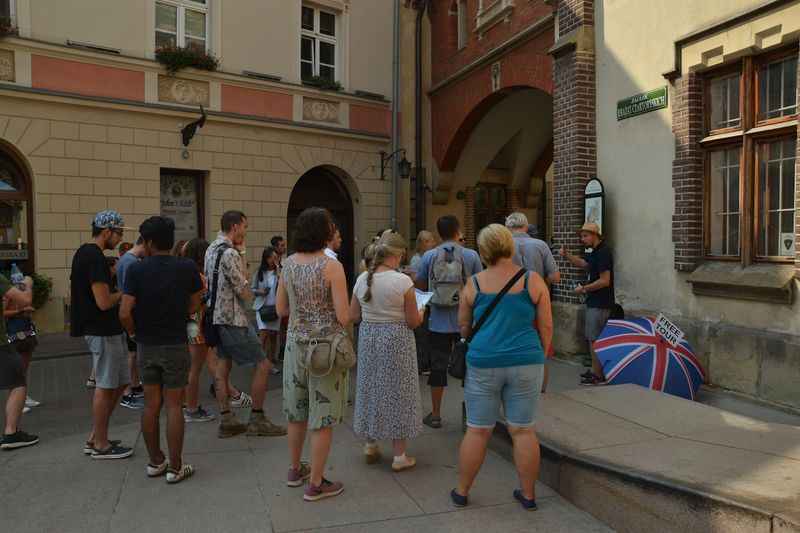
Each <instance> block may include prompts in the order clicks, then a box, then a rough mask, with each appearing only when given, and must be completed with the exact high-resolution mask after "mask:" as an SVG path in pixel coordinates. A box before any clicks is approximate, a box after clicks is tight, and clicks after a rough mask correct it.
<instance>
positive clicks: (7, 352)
mask: <svg viewBox="0 0 800 533" xmlns="http://www.w3.org/2000/svg"><path fill="white" fill-rule="evenodd" d="M25 385H26V382H25V372H24V371H23V369H22V356H21V355H20V354H19V352H17V351H16V350H12V349H11V347H10V346H8V345H4V346H0V390H11V389H16V388H17V387H24V386H25Z"/></svg>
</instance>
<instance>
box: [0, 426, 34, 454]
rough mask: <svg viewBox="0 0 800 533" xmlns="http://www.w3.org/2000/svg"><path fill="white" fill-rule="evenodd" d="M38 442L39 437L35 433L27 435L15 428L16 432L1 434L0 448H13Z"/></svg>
mask: <svg viewBox="0 0 800 533" xmlns="http://www.w3.org/2000/svg"><path fill="white" fill-rule="evenodd" d="M38 442H39V437H37V436H36V435H28V434H27V433H25V432H24V431H19V430H17V432H16V433H12V434H11V435H3V440H1V441H0V449H3V450H14V449H16V448H24V447H26V446H33V445H34V444H36V443H38Z"/></svg>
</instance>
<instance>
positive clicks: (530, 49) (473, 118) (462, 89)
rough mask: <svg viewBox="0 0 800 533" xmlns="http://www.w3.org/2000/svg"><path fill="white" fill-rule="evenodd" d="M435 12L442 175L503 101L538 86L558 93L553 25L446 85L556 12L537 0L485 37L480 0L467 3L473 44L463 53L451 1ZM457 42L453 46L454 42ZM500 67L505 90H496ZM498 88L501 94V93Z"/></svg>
mask: <svg viewBox="0 0 800 533" xmlns="http://www.w3.org/2000/svg"><path fill="white" fill-rule="evenodd" d="M433 4H434V5H433V6H432V8H431V11H430V19H431V26H432V28H431V32H432V35H433V43H432V51H431V54H432V65H431V75H432V78H433V90H432V91H431V93H430V99H431V126H432V137H433V138H432V144H433V156H434V159H435V160H436V163H437V165H438V167H439V170H441V171H450V170H453V168H454V167H455V165H456V163H457V162H458V158H459V156H460V154H461V150H462V148H463V146H464V144H465V143H466V141H467V140H468V139H469V136H470V133H472V130H473V128H474V127H475V126H476V125H477V124H478V123H479V122H480V120H481V118H483V117H484V115H485V114H486V113H487V112H488V111H489V110H490V109H491V108H492V107H493V106H494V104H496V103H497V102H498V101H500V100H501V99H502V98H504V97H505V96H507V95H508V94H509V93H510V92H512V91H514V90H516V89H518V88H527V87H533V88H537V89H541V90H542V91H545V92H547V93H552V90H553V89H552V87H553V84H552V80H553V74H552V58H551V57H550V56H549V55H548V53H547V51H548V49H549V48H550V46H552V44H553V30H552V25H548V24H543V26H542V28H541V32H539V33H537V34H535V35H531V36H530V39H529V40H527V41H525V42H520V43H518V44H517V45H516V46H515V47H511V48H509V49H508V50H507V51H504V52H503V53H502V54H499V55H498V56H497V57H496V58H492V57H490V58H488V59H487V60H486V61H485V63H483V64H478V65H475V67H474V68H472V69H470V70H469V71H468V72H464V73H463V76H462V77H460V78H458V79H454V80H452V83H448V84H445V85H443V86H442V85H441V83H442V82H443V81H446V80H448V78H450V77H451V76H453V75H454V74H456V73H458V72H459V70H461V69H463V68H464V67H466V66H467V65H470V64H472V63H474V62H476V61H479V60H481V59H482V58H485V57H486V54H487V53H488V52H490V51H492V50H494V49H496V48H498V47H500V46H501V45H503V44H504V43H507V42H508V41H509V39H512V38H513V37H514V36H515V35H517V34H518V33H520V32H521V31H524V30H525V29H527V28H530V27H531V26H532V25H534V24H537V23H538V22H540V21H541V20H542V19H543V18H546V17H547V16H549V15H550V13H551V11H552V8H551V7H550V6H548V5H546V4H545V3H544V1H543V0H533V1H527V2H524V3H519V4H520V5H519V6H517V7H515V9H514V12H513V16H512V17H511V20H510V22H507V23H506V22H500V23H498V24H497V25H495V26H494V27H492V28H491V29H490V30H489V31H488V32H487V33H486V34H485V35H484V36H483V38H481V39H478V36H477V35H476V34H475V33H474V31H473V30H474V27H473V26H474V24H475V14H476V13H477V8H478V6H477V0H468V1H467V2H466V5H467V10H468V13H469V16H468V20H469V25H470V27H469V28H468V33H469V40H468V41H467V45H466V47H465V48H463V49H462V50H458V49H457V48H458V47H457V39H451V38H450V37H451V34H452V31H453V30H452V28H450V26H449V24H451V21H452V20H456V17H455V15H451V14H450V4H451V2H450V1H449V0H448V1H439V2H434V3H433ZM451 41H452V42H451ZM494 63H499V64H500V83H499V87H494V88H493V87H492V65H493V64H494ZM495 89H497V90H495Z"/></svg>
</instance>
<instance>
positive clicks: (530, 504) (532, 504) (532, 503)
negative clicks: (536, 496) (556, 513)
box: [514, 489, 539, 511]
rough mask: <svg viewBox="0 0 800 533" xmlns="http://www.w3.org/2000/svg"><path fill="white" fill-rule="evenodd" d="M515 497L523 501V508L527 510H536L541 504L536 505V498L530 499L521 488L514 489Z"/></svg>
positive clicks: (520, 501)
mask: <svg viewBox="0 0 800 533" xmlns="http://www.w3.org/2000/svg"><path fill="white" fill-rule="evenodd" d="M514 499H515V500H517V501H518V502H519V503H521V504H522V508H523V509H525V510H526V511H535V510H536V509H538V508H539V506H538V505H536V500H529V499H528V498H526V497H525V495H524V494H522V490H521V489H516V490H515V491H514Z"/></svg>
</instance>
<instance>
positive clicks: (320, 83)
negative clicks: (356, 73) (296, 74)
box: [303, 76, 342, 91]
mask: <svg viewBox="0 0 800 533" xmlns="http://www.w3.org/2000/svg"><path fill="white" fill-rule="evenodd" d="M303 85H309V86H311V87H316V88H317V89H321V90H323V91H341V90H342V84H341V83H339V82H338V81H333V80H329V79H328V78H323V77H321V76H311V77H306V78H303Z"/></svg>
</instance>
